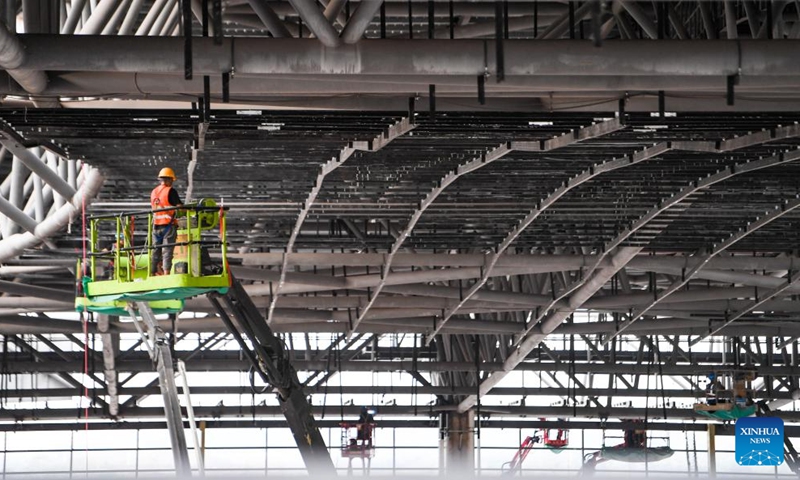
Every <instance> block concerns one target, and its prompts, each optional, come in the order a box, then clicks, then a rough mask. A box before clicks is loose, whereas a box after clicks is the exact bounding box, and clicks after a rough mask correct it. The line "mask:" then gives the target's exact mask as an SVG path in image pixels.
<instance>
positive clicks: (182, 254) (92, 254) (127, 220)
mask: <svg viewBox="0 0 800 480" xmlns="http://www.w3.org/2000/svg"><path fill="white" fill-rule="evenodd" d="M170 210H173V211H176V212H177V217H178V231H177V238H176V241H175V243H174V244H172V245H170V246H171V247H173V248H174V250H173V257H172V269H171V271H170V272H166V273H165V274H163V275H150V255H151V254H152V253H153V250H154V248H155V247H153V246H152V238H153V213H155V212H160V211H170ZM226 210H227V208H225V207H221V206H218V205H217V204H216V202H214V200H212V199H203V200H200V201H199V202H197V203H193V204H189V205H182V206H180V207H170V208H164V209H160V210H155V211H150V210H147V211H141V212H131V213H122V214H120V215H115V216H95V217H90V218H89V219H88V220H89V238H88V244H89V245H88V250H89V253H88V256H87V259H86V262H85V263H86V264H84V265H83V266H82V268H81V263H82V262H80V261H79V268H78V269H77V271H78V272H80V273H82V274H83V275H82V276H81V278H80V279H79V282H78V293H77V294H76V297H75V309H76V310H77V311H79V312H83V311H91V312H97V313H104V314H108V315H127V312H126V310H125V307H126V305H127V303H128V302H142V301H144V302H148V303H149V304H150V307H151V308H152V309H153V312H154V313H156V314H159V313H178V312H180V311H181V310H183V305H184V300H185V299H187V298H191V297H194V296H197V295H203V294H206V293H211V292H217V293H220V294H225V293H226V292H227V291H228V288H229V287H230V284H231V277H230V272H229V268H228V257H227V250H226V244H227V232H226V228H225V212H226ZM137 219H139V221H140V222H141V221H142V220H144V219H146V225H147V230H146V231H147V237H146V238H144V239H142V240H141V241H135V240H137V239H136V235H135V233H136V231H135V226H136V221H137ZM142 230H144V229H142ZM215 232H216V235H214V233H215ZM103 233H112V236H113V238H115V239H116V241H114V242H112V243H113V245H112V246H111V247H110V248H105V249H102V248H101V246H100V241H99V239H100V237H101V234H103ZM209 249H219V250H220V252H221V256H220V258H219V259H214V260H212V257H211V255H210V254H209V253H208V251H209ZM80 273H79V275H80Z"/></svg>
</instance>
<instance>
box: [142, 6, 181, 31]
mask: <svg viewBox="0 0 800 480" xmlns="http://www.w3.org/2000/svg"><path fill="white" fill-rule="evenodd" d="M176 9H178V2H177V1H174V0H167V2H166V4H165V5H164V8H162V9H161V12H159V14H158V17H156V21H155V22H153V25H152V26H151V27H150V30H148V32H147V35H150V36H153V35H160V34H161V29H163V28H164V25H166V23H167V19H168V18H169V16H170V15H171V14H172V12H173V11H174V10H176Z"/></svg>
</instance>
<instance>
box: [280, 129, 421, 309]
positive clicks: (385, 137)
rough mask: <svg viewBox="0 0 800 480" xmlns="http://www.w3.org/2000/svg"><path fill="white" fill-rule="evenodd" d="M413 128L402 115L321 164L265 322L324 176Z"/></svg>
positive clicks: (297, 223)
mask: <svg viewBox="0 0 800 480" xmlns="http://www.w3.org/2000/svg"><path fill="white" fill-rule="evenodd" d="M414 128H416V125H415V124H414V123H413V119H410V118H408V117H403V118H402V119H400V120H398V121H397V122H395V123H394V124H393V125H390V126H389V127H387V128H386V129H385V130H384V131H383V132H382V133H381V134H380V135H378V136H377V137H375V138H374V139H372V140H371V141H360V142H351V143H350V144H349V145H348V146H346V147H344V148H342V150H341V151H340V152H339V156H338V157H336V158H332V159H331V160H329V161H328V162H326V163H325V164H323V165H322V168H320V171H319V174H317V179H316V181H315V182H314V187H313V188H311V191H310V192H308V197H307V198H306V201H305V202H303V207H302V209H301V210H300V213H299V214H298V216H297V220H296V221H295V224H294V228H293V229H292V233H291V235H290V236H289V242H288V243H287V244H286V253H284V254H283V260H282V261H281V270H280V272H281V273H280V278H279V279H278V285H277V288H276V289H275V291H274V293H272V298H271V300H270V303H269V309H268V310H267V323H272V314H273V311H274V310H275V304H276V303H277V301H278V296H279V295H280V293H281V290H282V289H283V285H284V283H285V282H286V270H287V268H288V266H289V255H290V254H291V253H292V250H294V243H295V241H297V236H298V235H299V234H300V229H301V228H302V227H303V222H305V219H306V216H308V213H309V212H310V211H311V207H312V206H313V205H314V201H316V199H317V195H319V192H320V191H321V190H322V183H323V182H324V181H325V177H327V176H328V175H329V174H330V173H331V172H333V171H334V170H336V169H337V168H339V167H341V166H342V165H343V164H344V162H346V161H347V160H348V159H349V158H350V157H351V156H352V155H353V154H354V153H355V152H356V151H362V152H377V151H378V150H380V149H382V148H383V147H385V146H386V145H388V144H389V143H391V142H392V141H393V140H394V139H395V138H397V137H399V136H402V135H404V134H406V133H408V132H410V131H411V130H413V129H414Z"/></svg>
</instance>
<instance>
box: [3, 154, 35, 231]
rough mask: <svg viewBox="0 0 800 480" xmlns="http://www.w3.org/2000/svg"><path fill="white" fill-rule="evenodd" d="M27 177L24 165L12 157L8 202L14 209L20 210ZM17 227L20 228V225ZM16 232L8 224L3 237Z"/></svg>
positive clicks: (12, 224)
mask: <svg viewBox="0 0 800 480" xmlns="http://www.w3.org/2000/svg"><path fill="white" fill-rule="evenodd" d="M28 175H29V172H28V171H27V170H26V169H25V165H24V164H23V163H22V161H21V160H20V159H19V158H17V157H16V156H15V157H13V159H12V160H11V174H10V175H9V180H10V186H9V191H8V200H9V203H10V204H11V206H13V207H14V208H16V209H20V208H22V200H23V197H24V194H25V192H24V184H25V179H26V177H27V176H28ZM18 225H20V226H21V224H18ZM17 231H18V229H17V228H16V226H15V225H14V223H10V224H8V225H7V226H6V230H5V232H4V235H5V236H8V235H13V234H15V233H17Z"/></svg>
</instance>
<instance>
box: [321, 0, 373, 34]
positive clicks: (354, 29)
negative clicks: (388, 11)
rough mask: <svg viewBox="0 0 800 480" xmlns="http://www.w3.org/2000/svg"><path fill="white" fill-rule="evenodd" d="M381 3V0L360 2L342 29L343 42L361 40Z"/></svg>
mask: <svg viewBox="0 0 800 480" xmlns="http://www.w3.org/2000/svg"><path fill="white" fill-rule="evenodd" d="M331 3H333V2H331ZM382 4H383V0H373V1H371V2H361V4H360V5H359V6H358V8H356V11H355V12H353V16H352V17H350V20H349V21H348V22H347V25H346V26H345V27H344V30H343V31H342V41H344V43H356V42H358V41H359V40H361V38H362V37H363V36H364V32H365V31H366V30H367V27H369V24H370V23H371V22H372V19H373V18H374V17H375V15H376V14H377V13H378V10H380V8H381V5H382Z"/></svg>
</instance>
